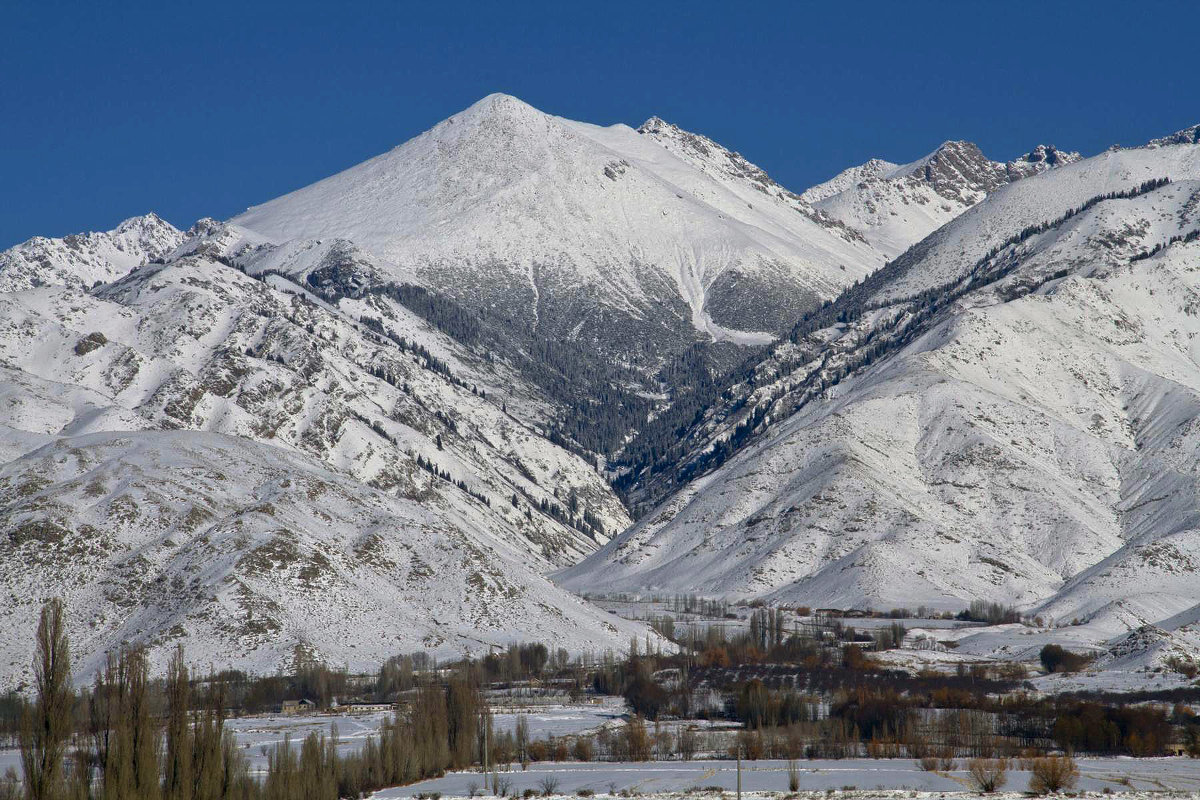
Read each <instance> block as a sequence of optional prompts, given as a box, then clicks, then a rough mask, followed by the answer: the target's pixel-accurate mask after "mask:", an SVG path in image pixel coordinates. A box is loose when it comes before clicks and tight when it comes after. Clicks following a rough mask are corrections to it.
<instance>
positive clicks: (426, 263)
mask: <svg viewBox="0 0 1200 800" xmlns="http://www.w3.org/2000/svg"><path fill="white" fill-rule="evenodd" d="M233 222H234V223H235V224H236V225H239V226H241V227H243V228H246V229H249V230H251V231H254V232H256V233H258V234H260V235H262V236H264V237H266V238H268V239H271V240H273V241H276V242H285V241H288V240H292V239H326V238H342V239H346V240H349V241H351V242H353V243H355V244H356V245H358V246H360V247H363V248H365V249H366V250H367V251H369V252H370V253H372V254H373V255H375V256H377V257H378V258H380V259H381V260H382V261H383V262H384V263H385V264H386V265H387V267H386V268H387V271H388V272H387V276H386V277H387V278H389V279H391V280H395V281H399V282H412V283H419V284H422V285H425V286H428V287H431V288H433V289H436V290H440V291H443V292H446V293H448V294H450V295H452V296H454V297H455V298H457V299H459V300H461V301H464V302H466V303H468V304H469V305H471V306H473V307H476V308H483V309H500V310H502V311H503V312H504V313H506V314H508V315H510V316H512V317H514V318H516V319H518V320H520V321H521V324H522V325H524V326H527V327H528V328H530V329H533V330H536V331H539V332H541V333H543V334H544V335H546V336H565V337H570V338H583V339H585V340H589V341H593V340H594V341H596V342H598V343H599V344H601V345H602V346H603V347H604V348H606V349H607V350H609V351H610V352H621V353H629V352H632V353H641V354H644V355H645V356H647V357H648V358H650V359H652V360H655V361H660V360H661V359H662V358H663V356H664V354H666V353H669V352H671V351H672V350H675V349H679V348H680V347H681V346H683V345H685V344H687V343H688V342H690V341H693V340H697V339H708V338H716V339H732V340H735V341H747V342H762V341H767V340H769V339H770V338H771V337H770V334H771V333H774V332H778V331H780V330H782V329H783V328H784V327H786V326H787V325H789V324H790V323H791V322H792V321H793V320H794V319H795V318H796V317H797V316H798V315H799V314H800V313H801V312H802V311H804V310H806V309H808V308H811V307H812V306H813V305H814V304H815V303H817V302H818V301H820V300H823V299H827V298H829V297H832V296H834V295H835V294H837V292H838V291H840V289H842V288H843V287H845V286H847V285H849V284H850V283H853V282H854V281H855V280H858V279H859V278H861V277H863V276H864V275H865V274H866V273H867V272H869V271H870V270H872V269H874V268H876V267H878V266H879V265H880V264H882V263H883V258H882V257H881V256H880V255H879V254H878V253H876V252H875V251H874V250H873V249H872V248H871V247H869V246H868V245H867V244H866V242H865V241H863V240H862V239H861V237H860V236H858V235H857V234H856V233H854V232H853V231H849V230H848V229H846V228H845V227H844V226H841V225H840V224H838V223H836V222H835V221H834V220H832V219H828V218H826V217H824V216H823V215H821V214H820V213H818V212H817V211H815V210H814V209H812V208H811V207H810V206H809V205H808V204H807V203H805V202H804V201H802V200H800V198H799V197H798V196H796V195H793V194H792V193H790V192H787V191H786V190H784V189H783V188H782V187H779V186H778V185H777V184H775V183H774V182H773V181H771V180H770V179H769V178H768V177H767V176H766V175H765V173H763V172H762V170H760V169H758V168H757V167H755V166H754V165H753V164H750V163H749V162H747V161H745V159H742V158H741V157H740V156H737V155H736V154H734V153H730V152H729V151H726V150H725V149H724V148H721V147H720V146H719V145H716V144H715V143H713V142H711V141H710V140H707V139H704V138H703V137H698V136H694V135H692V134H686V133H685V132H682V131H679V129H678V128H675V127H674V126H670V125H667V124H666V123H663V122H662V121H661V120H651V121H650V122H649V123H647V124H646V125H644V126H642V128H641V129H640V130H634V129H632V128H630V127H628V126H625V125H614V126H612V127H608V128H602V127H597V126H594V125H588V124H585V123H578V122H572V121H569V120H565V119H562V118H559V117H554V116H551V115H548V114H544V113H542V112H541V111H538V110H537V109H534V108H532V107H530V106H528V105H526V104H525V103H522V102H521V101H520V100H517V99H516V98H514V97H509V96H506V95H491V96H489V97H486V98H484V99H483V100H481V101H479V102H478V103H476V104H475V105H473V106H471V107H470V108H468V109H466V110H465V111H463V112H462V113H461V114H458V115H456V116H454V117H451V118H450V119H448V120H446V121H445V122H442V123H440V124H439V125H437V126H436V127H434V128H433V129H431V130H430V131H428V132H426V133H424V134H422V135H420V136H418V137H416V138H415V139H413V140H411V141H409V142H406V143H405V144H403V145H401V146H399V147H397V148H395V149H394V150H392V151H390V152H388V153H385V154H383V155H381V156H378V157H376V158H374V159H371V160H370V161H367V162H365V163H363V164H360V165H358V166H356V167H353V168H351V169H349V170H346V171H345V172H343V173H340V174H338V175H334V176H333V177H330V178H327V179H325V180H323V181H320V182H318V183H316V184H313V185H312V186H309V187H306V188H304V189H300V190H298V191H296V192H293V193H291V194H289V195H285V196H284V197H281V198H278V199H276V200H272V201H270V202H268V203H265V204H263V205H260V206H256V207H254V208H252V209H250V210H249V211H247V212H246V213H244V214H242V215H240V216H238V217H236V218H235V219H234V220H233Z"/></svg>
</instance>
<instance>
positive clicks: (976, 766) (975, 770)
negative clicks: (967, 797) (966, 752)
mask: <svg viewBox="0 0 1200 800" xmlns="http://www.w3.org/2000/svg"><path fill="white" fill-rule="evenodd" d="M1007 772H1008V761H1007V760H1006V759H1003V758H972V759H971V760H970V761H968V762H967V777H968V779H969V780H970V781H971V786H972V788H974V789H975V791H977V792H986V793H990V792H994V791H996V790H997V789H999V788H1001V787H1003V786H1004V784H1005V783H1006V782H1007V781H1008V777H1007V775H1006V774H1005V773H1007Z"/></svg>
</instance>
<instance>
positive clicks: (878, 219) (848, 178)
mask: <svg viewBox="0 0 1200 800" xmlns="http://www.w3.org/2000/svg"><path fill="white" fill-rule="evenodd" d="M1079 159H1080V155H1079V153H1067V152H1063V151H1060V150H1058V149H1056V148H1055V147H1053V146H1048V145H1038V146H1037V147H1035V148H1034V149H1033V150H1031V151H1030V152H1028V153H1026V154H1025V155H1023V156H1021V157H1020V158H1017V159H1014V160H1013V161H1009V162H1007V163H1000V162H997V161H992V160H990V159H988V158H987V157H986V156H985V155H984V154H983V152H982V151H980V149H979V148H978V147H977V146H976V145H974V144H972V143H971V142H961V141H960V142H946V143H944V144H942V145H941V146H940V147H938V149H937V150H935V151H933V152H932V153H930V154H929V155H927V156H925V157H924V158H920V159H918V160H916V161H914V162H912V163H910V164H903V165H901V164H892V163H890V162H888V161H883V160H882V159H877V158H876V159H871V160H870V161H868V162H867V163H865V164H862V165H860V166H857V167H851V168H850V169H848V170H845V171H844V172H841V173H839V174H838V175H836V176H835V177H833V178H832V179H830V180H828V181H826V182H825V183H821V184H818V185H816V186H814V187H812V188H810V189H808V190H807V191H805V192H804V193H803V194H801V195H800V197H801V199H803V200H805V201H808V202H809V203H811V204H812V205H813V206H814V207H816V208H817V209H818V210H819V211H820V212H823V213H824V214H826V215H827V216H829V217H831V218H833V219H836V220H838V221H840V222H842V223H843V224H845V225H846V226H847V227H849V228H851V229H853V230H855V231H857V232H858V233H860V234H862V236H863V237H864V238H865V239H866V240H867V241H868V242H870V243H871V246H872V247H874V248H875V249H876V250H878V251H879V252H880V253H882V254H883V255H884V257H885V258H887V259H892V258H895V257H896V256H898V255H900V254H901V253H903V252H904V251H905V250H907V249H908V248H909V247H911V246H912V245H914V244H916V243H917V242H919V241H920V240H921V239H924V238H925V237H926V236H928V235H929V234H930V233H932V232H933V231H935V230H937V229H938V228H940V227H941V226H942V225H945V224H946V223H947V222H949V221H950V220H952V219H954V218H955V217H957V216H958V215H959V214H961V213H963V212H964V211H966V210H967V209H968V208H971V207H972V206H974V205H975V204H976V203H978V202H979V201H981V200H982V199H983V198H984V197H986V196H987V195H988V194H989V193H990V192H993V191H995V190H996V189H998V188H1000V187H1001V186H1004V185H1006V184H1009V183H1012V182H1013V181H1016V180H1020V179H1021V178H1028V177H1030V176H1031V175H1037V174H1039V173H1041V172H1044V171H1046V170H1048V169H1053V168H1055V167H1061V166H1063V165H1065V164H1070V163H1073V162H1075V161H1078V160H1079Z"/></svg>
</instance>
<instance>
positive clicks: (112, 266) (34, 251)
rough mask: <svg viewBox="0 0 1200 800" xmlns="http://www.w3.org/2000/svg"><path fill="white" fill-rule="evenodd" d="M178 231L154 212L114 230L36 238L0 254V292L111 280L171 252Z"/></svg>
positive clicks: (178, 240) (176, 239) (178, 236)
mask: <svg viewBox="0 0 1200 800" xmlns="http://www.w3.org/2000/svg"><path fill="white" fill-rule="evenodd" d="M182 240H183V234H182V233H181V232H180V231H178V230H176V229H175V227H174V226H172V225H171V224H170V223H168V222H165V221H163V220H162V219H161V218H159V217H158V215H157V214H153V213H151V214H147V215H145V216H143V217H131V218H130V219H127V220H125V221H124V222H122V223H121V224H120V225H118V226H117V227H116V228H115V229H114V230H111V231H104V232H102V233H80V234H74V235H71V236H64V237H63V238H61V239H47V238H45V237H44V236H35V237H34V238H32V239H30V240H29V241H27V242H24V243H23V244H19V245H17V246H16V247H11V248H9V249H8V250H5V251H3V252H0V292H16V291H20V290H22V289H30V288H33V287H37V286H53V285H59V284H65V285H69V286H76V287H79V288H86V287H88V286H91V285H92V284H94V283H96V282H97V281H99V282H103V283H107V282H108V281H112V280H116V279H117V278H119V277H121V276H122V275H124V274H126V273H127V272H129V271H130V270H131V269H133V268H134V267H136V266H138V265H139V264H145V263H146V262H147V261H152V260H154V259H156V258H160V257H161V256H163V255H164V254H166V253H169V252H171V251H172V250H174V249H175V248H176V247H177V246H178V245H179V243H180V242H181V241H182Z"/></svg>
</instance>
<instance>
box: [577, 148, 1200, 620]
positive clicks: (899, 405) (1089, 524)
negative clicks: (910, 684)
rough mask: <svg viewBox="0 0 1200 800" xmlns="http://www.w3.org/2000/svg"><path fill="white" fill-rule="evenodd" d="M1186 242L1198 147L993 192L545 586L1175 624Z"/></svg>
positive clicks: (1186, 495) (813, 325) (1196, 328)
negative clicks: (1004, 610)
mask: <svg viewBox="0 0 1200 800" xmlns="http://www.w3.org/2000/svg"><path fill="white" fill-rule="evenodd" d="M1161 179H1169V181H1170V182H1169V183H1165V184H1164V183H1162V182H1161ZM843 191H844V190H843ZM1197 231H1200V146H1196V145H1193V144H1186V143H1181V144H1170V145H1161V146H1153V147H1143V148H1134V149H1128V150H1112V151H1109V152H1106V153H1103V154H1101V155H1099V156H1096V157H1094V158H1090V159H1086V160H1082V161H1079V162H1077V163H1071V164H1067V165H1064V166H1062V167H1061V168H1059V169H1055V170H1053V171H1044V174H1038V175H1036V176H1033V177H1029V178H1027V179H1024V180H1020V181H1017V182H1015V183H1011V184H1006V185H1004V186H1000V187H997V188H995V189H993V190H991V191H990V193H989V194H987V196H986V197H984V198H983V199H982V200H981V201H980V202H978V203H977V204H976V205H974V207H972V208H971V209H970V210H969V211H966V212H965V213H963V214H962V215H961V216H959V217H957V218H956V219H955V220H953V221H952V222H950V223H948V224H947V225H945V226H943V227H942V228H940V229H939V230H937V231H936V232H935V233H933V234H932V235H931V236H929V237H927V238H926V239H924V240H923V241H921V242H920V243H919V244H917V245H916V246H914V247H913V248H911V249H910V250H908V251H907V252H906V253H905V254H904V255H903V256H902V257H900V258H898V259H896V260H895V261H894V262H893V263H891V264H889V266H888V267H887V268H885V269H884V270H881V271H880V272H879V273H876V274H875V275H872V276H871V278H869V279H868V280H867V281H866V282H864V284H863V285H862V286H860V287H858V288H857V289H856V290H854V291H851V292H848V293H846V294H845V295H844V296H843V297H842V298H839V300H838V301H837V302H835V303H834V304H833V305H832V306H830V307H829V308H827V309H824V310H822V311H821V312H819V313H817V314H814V315H811V316H810V317H809V318H808V319H806V320H804V321H802V322H801V323H800V325H798V326H797V329H796V330H795V331H794V332H793V335H792V336H791V337H789V340H788V341H785V342H783V343H780V344H779V345H777V346H775V347H774V348H772V350H771V351H770V352H769V353H768V354H767V355H766V356H765V357H764V358H763V359H762V361H761V362H759V363H758V364H757V365H755V366H754V367H753V368H751V369H747V370H745V371H743V372H741V373H739V381H740V382H739V383H737V384H736V385H730V386H728V387H726V388H725V391H726V396H725V399H723V400H721V401H719V402H717V403H716V404H715V405H714V407H712V408H710V409H708V410H707V411H706V412H705V413H704V414H702V415H700V418H699V419H698V420H697V422H696V424H695V425H694V426H693V427H691V429H690V430H689V431H687V432H686V433H685V434H684V437H683V439H682V442H681V444H680V448H681V452H682V453H684V455H682V456H681V457H679V458H678V459H677V460H675V461H668V462H667V465H665V466H663V468H662V469H660V470H659V471H658V472H657V473H654V474H651V472H650V471H647V473H646V476H645V478H644V480H645V481H647V482H648V483H649V484H650V485H651V486H653V484H654V483H655V482H657V484H658V485H659V486H662V487H668V486H672V485H675V486H679V484H672V482H671V481H672V477H678V476H684V477H687V476H689V475H692V476H695V477H694V479H692V480H691V481H690V482H688V483H686V484H684V485H682V487H681V488H678V489H677V491H675V492H674V493H673V494H671V495H670V496H668V497H667V498H666V499H665V500H664V501H663V502H662V503H661V504H660V505H658V506H657V507H656V508H654V509H653V510H651V511H650V512H649V513H647V514H646V515H645V516H644V517H643V518H642V519H641V520H640V521H639V522H638V523H637V524H636V525H635V526H634V527H633V528H631V529H630V530H629V531H627V532H626V533H625V534H623V535H622V536H620V537H618V538H617V539H616V540H614V541H612V542H610V543H609V544H608V545H606V546H605V547H604V548H602V549H601V550H600V551H599V552H597V553H596V554H595V555H593V556H591V557H589V558H588V559H587V560H585V561H584V562H582V563H581V564H578V565H575V566H573V567H570V568H568V569H567V570H565V571H564V572H562V573H561V574H560V576H559V579H560V581H561V583H562V584H563V585H565V586H567V587H568V588H572V589H576V590H586V591H591V592H613V591H646V590H650V591H662V592H676V591H692V592H698V593H702V594H732V595H742V596H760V597H769V598H772V599H775V600H781V601H793V602H803V603H806V604H810V605H818V606H835V607H849V606H855V607H864V606H874V607H877V608H878V607H891V606H894V605H910V606H915V605H916V604H919V603H924V604H931V605H940V606H941V607H944V608H962V607H963V606H964V605H965V604H966V602H967V601H969V600H972V599H987V600H995V601H998V602H1019V603H1023V604H1024V605H1025V606H1026V607H1027V608H1030V609H1033V610H1036V611H1038V612H1039V613H1042V614H1044V615H1046V616H1048V617H1051V618H1054V619H1058V620H1068V621H1069V620H1071V619H1074V618H1079V619H1081V620H1085V621H1087V620H1095V621H1096V623H1097V625H1099V626H1100V627H1098V628H1097V630H1098V631H1101V632H1102V633H1103V634H1104V635H1103V636H1101V637H1100V638H1101V639H1107V638H1108V637H1110V636H1112V635H1114V634H1115V633H1116V632H1117V630H1115V629H1114V628H1113V627H1112V626H1111V625H1110V622H1104V624H1103V625H1101V624H1100V623H1101V621H1102V620H1109V621H1111V620H1112V619H1117V618H1118V617H1119V618H1120V619H1121V620H1124V622H1122V623H1121V625H1124V626H1126V628H1124V629H1128V627H1137V626H1140V625H1143V624H1149V623H1158V622H1160V621H1162V620H1165V619H1166V618H1168V617H1171V616H1173V615H1177V614H1181V613H1184V612H1186V611H1187V610H1188V609H1189V608H1191V607H1193V606H1194V605H1195V602H1196V597H1197V596H1198V592H1200V572H1197V565H1200V560H1198V559H1200V554H1198V553H1197V541H1198V540H1197V538H1196V537H1197V536H1198V534H1197V530H1198V526H1197V522H1196V521H1197V519H1200V498H1198V497H1197V493H1196V486H1197V478H1198V474H1197V471H1196V464H1197V463H1200V434H1198V433H1197V428H1196V425H1195V419H1196V417H1197V414H1198V412H1200V367H1198V366H1197V364H1198V363H1200V361H1198V360H1197V356H1198V355H1200V353H1198V351H1197V350H1196V345H1195V341H1196V340H1197V337H1200V322H1197V317H1196V312H1197V308H1200V303H1198V301H1200V278H1197V273H1196V270H1195V265H1196V264H1197V263H1200V239H1198V236H1200V234H1197ZM666 458H670V456H669V454H668V455H667V456H666ZM671 464H673V465H674V466H670V465H671ZM649 493H650V495H651V496H653V491H650V492H649ZM1118 609H1119V612H1120V614H1119V615H1118V616H1117V617H1114V616H1113V615H1114V614H1116V613H1117V610H1118ZM1106 626H1107V627H1106ZM1118 628H1119V626H1118ZM1097 635H1098V636H1099V634H1097Z"/></svg>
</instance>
